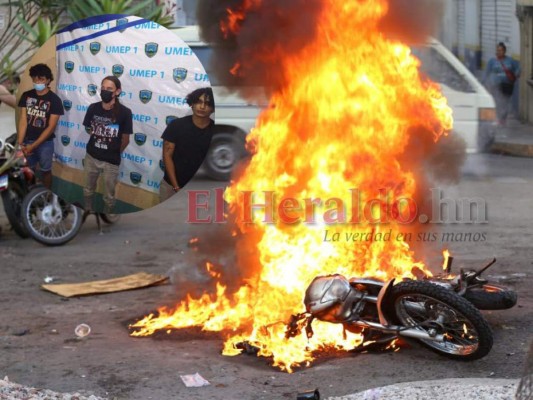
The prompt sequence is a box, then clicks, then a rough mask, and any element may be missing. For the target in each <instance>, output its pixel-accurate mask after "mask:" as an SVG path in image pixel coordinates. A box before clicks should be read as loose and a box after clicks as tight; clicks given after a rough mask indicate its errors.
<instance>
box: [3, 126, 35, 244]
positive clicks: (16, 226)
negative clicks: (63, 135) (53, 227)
mask: <svg viewBox="0 0 533 400" xmlns="http://www.w3.org/2000/svg"><path fill="white" fill-rule="evenodd" d="M16 142H17V135H16V134H13V135H11V136H9V137H8V138H7V139H6V140H5V142H4V141H2V140H0V193H1V195H2V202H3V204H4V210H5V213H6V216H7V219H8V221H9V223H10V224H11V226H12V227H13V230H14V231H15V233H16V234H17V235H19V236H20V237H21V238H27V237H28V236H29V233H28V230H27V229H26V227H25V226H24V223H23V222H22V202H23V199H24V196H25V195H26V194H27V193H28V192H29V191H30V188H31V186H32V185H33V184H34V183H35V176H34V173H33V171H32V170H31V168H29V167H28V166H27V165H26V159H25V157H24V155H23V154H22V152H21V151H19V150H17V148H16Z"/></svg>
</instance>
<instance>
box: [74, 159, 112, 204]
mask: <svg viewBox="0 0 533 400" xmlns="http://www.w3.org/2000/svg"><path fill="white" fill-rule="evenodd" d="M84 163H85V167H84V168H85V187H84V188H83V197H84V200H85V204H84V208H85V210H87V211H93V198H94V191H95V190H96V184H97V181H98V177H99V176H100V174H101V173H103V176H104V204H105V209H104V213H111V212H112V211H113V207H114V206H115V186H116V184H117V179H118V170H119V166H118V165H114V164H110V163H108V162H105V161H100V160H97V159H95V158H93V157H91V156H90V155H89V154H86V155H85V162H84Z"/></svg>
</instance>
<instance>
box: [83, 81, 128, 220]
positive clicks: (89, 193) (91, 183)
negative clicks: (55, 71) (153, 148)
mask: <svg viewBox="0 0 533 400" xmlns="http://www.w3.org/2000/svg"><path fill="white" fill-rule="evenodd" d="M121 91H122V85H121V83H120V80H119V79H118V78H117V77H116V76H106V77H105V78H104V79H103V80H102V85H101V90H100V97H101V98H102V101H99V102H98V103H93V104H91V105H90V106H89V108H88V109H87V113H86V114H85V118H84V119H83V125H84V126H85V130H86V131H87V133H89V135H91V136H90V138H89V142H88V143H87V154H86V156H85V161H84V169H85V187H84V188H83V196H84V208H85V211H86V213H89V212H92V211H93V207H94V205H93V198H94V192H95V190H96V185H97V181H98V177H99V176H100V174H102V175H103V178H104V190H105V192H104V196H103V197H104V213H111V212H113V207H114V206H115V186H116V183H117V179H118V173H119V166H120V160H121V153H122V152H123V151H124V149H125V148H126V147H127V146H128V144H129V141H130V135H131V134H132V132H133V127H132V115H131V110H130V109H129V108H128V107H126V106H124V105H122V104H120V102H119V99H118V97H119V95H120V93H121Z"/></svg>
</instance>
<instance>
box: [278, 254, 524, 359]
mask: <svg viewBox="0 0 533 400" xmlns="http://www.w3.org/2000/svg"><path fill="white" fill-rule="evenodd" d="M494 262H495V260H493V262H492V263H490V264H489V265H487V266H486V267H485V268H483V269H481V270H480V271H469V272H463V271H462V272H461V274H460V275H459V276H458V277H456V278H449V279H447V278H443V277H437V278H435V280H431V279H426V280H405V281H402V282H399V283H397V284H395V280H394V279H392V280H390V281H389V282H382V281H380V280H376V279H372V278H353V279H350V280H348V279H346V278H345V277H343V276H342V275H338V274H335V275H328V276H318V277H316V278H315V279H314V280H313V281H312V282H311V284H310V285H309V287H308V288H307V290H306V292H305V299H304V304H305V307H306V311H307V312H306V313H302V314H298V315H293V317H292V319H291V321H290V323H289V325H288V329H287V333H286V335H287V337H292V336H295V335H297V334H299V333H300V332H301V330H302V329H305V330H306V333H307V336H308V337H311V336H312V335H313V330H312V321H313V319H315V318H316V319H318V320H321V321H326V322H331V323H339V324H342V325H343V326H344V328H345V329H346V330H347V331H350V332H354V333H361V334H363V338H364V342H369V341H372V342H374V343H375V342H379V341H380V340H381V341H383V342H390V341H391V340H392V339H394V338H396V337H398V336H403V337H408V338H413V339H416V340H417V341H419V342H420V343H422V344H423V345H424V346H426V347H428V348H429V349H431V350H433V351H435V352H437V353H440V354H442V355H444V356H447V357H449V358H453V359H459V360H475V359H479V358H482V357H484V356H485V355H487V353H488V352H489V351H490V350H491V348H492V343H493V337H492V331H491V328H490V326H489V325H488V323H487V321H486V320H485V318H484V317H483V315H482V314H481V313H480V311H479V310H478V308H482V309H483V308H484V309H502V308H510V307H512V306H514V304H516V293H514V292H513V291H512V290H510V289H508V288H503V287H499V286H492V285H487V283H486V281H485V280H483V279H481V278H480V275H481V273H482V272H484V271H485V270H486V269H487V268H488V267H490V266H491V265H492V264H493V263H494ZM495 288H496V289H495ZM476 307H478V308H476Z"/></svg>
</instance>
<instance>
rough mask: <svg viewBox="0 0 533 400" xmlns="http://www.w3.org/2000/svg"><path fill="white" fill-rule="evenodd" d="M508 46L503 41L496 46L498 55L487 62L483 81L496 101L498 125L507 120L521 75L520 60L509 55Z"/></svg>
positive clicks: (503, 123)
mask: <svg viewBox="0 0 533 400" xmlns="http://www.w3.org/2000/svg"><path fill="white" fill-rule="evenodd" d="M506 52H507V47H505V44H504V43H503V42H500V43H498V45H497V46H496V57H493V58H491V59H490V60H489V62H488V63H487V68H486V69H485V73H484V74H483V80H482V81H483V83H484V84H487V85H488V87H489V90H490V91H491V93H492V95H493V96H494V100H495V101H496V113H497V116H498V125H500V126H503V125H505V124H506V122H507V116H508V114H509V107H510V104H511V97H512V95H513V92H514V85H515V82H516V80H517V79H518V77H519V75H520V66H519V64H518V61H516V60H513V59H512V58H511V57H509V56H507V55H506V54H505V53H506Z"/></svg>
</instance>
